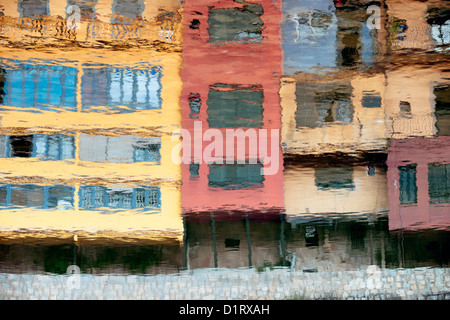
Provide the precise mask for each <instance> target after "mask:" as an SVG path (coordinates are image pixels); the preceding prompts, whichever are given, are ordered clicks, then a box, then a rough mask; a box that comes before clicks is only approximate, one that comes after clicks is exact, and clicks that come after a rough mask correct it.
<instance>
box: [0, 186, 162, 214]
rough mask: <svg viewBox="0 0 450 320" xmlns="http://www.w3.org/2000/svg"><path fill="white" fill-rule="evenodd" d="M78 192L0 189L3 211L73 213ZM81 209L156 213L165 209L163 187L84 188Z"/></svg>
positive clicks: (45, 188) (50, 188)
mask: <svg viewBox="0 0 450 320" xmlns="http://www.w3.org/2000/svg"><path fill="white" fill-rule="evenodd" d="M74 195H75V188H73V187H70V186H63V185H53V186H39V185H11V184H2V185H0V208H3V209H6V208H11V207H33V208H43V209H47V208H58V209H70V208H73V207H74V201H75V200H74ZM78 196H79V207H80V209H89V210H95V209H100V208H111V209H144V210H145V209H152V208H153V209H155V208H160V207H161V193H160V189H159V187H139V188H113V187H103V186H82V187H80V189H79V192H78Z"/></svg>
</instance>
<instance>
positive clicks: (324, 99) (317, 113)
mask: <svg viewBox="0 0 450 320" xmlns="http://www.w3.org/2000/svg"><path fill="white" fill-rule="evenodd" d="M352 90H353V89H352V87H351V85H350V83H345V82H342V83H341V82H336V83H300V82H298V83H297V85H296V91H295V96H296V101H297V110H296V113H295V120H296V124H297V127H309V128H316V127H320V126H323V125H324V124H325V123H327V122H335V121H339V122H347V123H351V122H352V121H353V113H354V107H353V104H352V102H351V96H352Z"/></svg>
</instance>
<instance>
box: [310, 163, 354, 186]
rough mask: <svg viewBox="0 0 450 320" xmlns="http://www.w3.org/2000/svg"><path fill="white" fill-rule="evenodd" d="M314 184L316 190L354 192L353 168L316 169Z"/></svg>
mask: <svg viewBox="0 0 450 320" xmlns="http://www.w3.org/2000/svg"><path fill="white" fill-rule="evenodd" d="M314 175H315V184H316V187H317V189H318V190H323V191H325V190H333V189H334V190H350V191H352V190H354V189H355V186H354V184H353V167H342V168H316V169H315V170H314Z"/></svg>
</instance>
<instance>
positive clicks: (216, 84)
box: [181, 0, 283, 213]
mask: <svg viewBox="0 0 450 320" xmlns="http://www.w3.org/2000/svg"><path fill="white" fill-rule="evenodd" d="M184 12H185V16H184V20H185V29H184V39H185V40H184V43H183V48H184V50H183V59H184V68H183V69H182V72H181V74H182V79H183V83H184V88H183V89H184V90H183V95H182V100H181V106H182V116H183V120H182V125H183V128H184V129H187V130H188V131H189V132H190V133H191V137H194V133H195V129H194V128H195V126H196V125H198V124H201V127H202V129H201V130H202V131H201V133H200V134H203V133H205V132H206V130H208V129H216V130H217V131H216V132H220V133H221V134H222V135H223V136H224V137H225V136H226V130H227V129H237V128H241V129H242V130H244V131H246V130H248V129H254V130H255V132H256V135H257V136H259V135H260V132H261V131H259V130H261V129H266V130H268V139H267V140H269V141H271V137H272V134H274V133H272V132H271V131H270V129H275V130H279V128H280V101H279V95H278V92H279V75H280V72H281V65H280V61H281V59H282V56H281V48H280V43H279V34H278V32H279V22H280V19H281V14H280V4H279V3H275V2H273V1H262V2H261V3H253V2H250V1H249V2H247V1H240V0H239V1H238V0H236V1H227V2H224V1H214V2H211V1H194V0H192V1H186V3H185V5H184ZM217 61H220V63H217ZM274 136H275V135H274ZM277 140H278V139H277ZM223 142H224V143H223V148H224V149H223V150H224V151H225V145H226V144H228V143H230V142H231V141H230V140H224V141H223ZM195 143H196V142H195V141H194V143H193V144H195ZM264 143H266V141H264ZM276 143H277V144H278V143H279V141H277V142H276ZM206 145H207V142H205V143H204V144H203V146H202V149H201V150H202V152H203V151H204V150H205V147H206ZM274 147H275V148H276V151H279V150H280V148H279V145H276V146H274ZM193 148H195V147H194V146H193ZM245 148H246V149H245V151H244V153H245V161H246V163H245V164H240V163H237V161H235V162H234V163H228V164H227V163H224V164H217V163H216V164H213V163H205V162H202V163H195V162H194V159H192V161H191V162H192V163H191V164H189V163H185V164H182V168H183V169H182V171H183V189H182V197H183V200H182V203H183V211H184V212H186V213H188V212H189V213H190V212H192V213H193V212H202V211H209V210H216V211H221V212H226V211H228V212H233V211H241V210H255V211H262V212H265V211H270V212H272V211H275V212H278V211H279V210H280V209H282V208H283V197H282V155H281V152H279V157H276V156H275V155H274V156H275V159H273V161H278V163H279V168H278V170H277V172H276V173H275V174H273V175H261V169H262V168H267V167H269V165H270V164H263V163H261V162H260V161H259V160H260V159H253V158H252V159H250V158H251V157H252V156H251V154H250V151H249V149H250V146H249V145H248V144H247V145H246V146H245ZM236 150H237V148H236V145H235V148H234V151H236ZM194 152H195V151H194ZM269 152H270V147H269ZM224 154H225V152H224ZM253 156H254V155H253ZM250 160H257V161H255V163H254V164H250V163H249V162H250Z"/></svg>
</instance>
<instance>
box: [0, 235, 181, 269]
mask: <svg viewBox="0 0 450 320" xmlns="http://www.w3.org/2000/svg"><path fill="white" fill-rule="evenodd" d="M78 234H79V238H78V239H77V240H76V241H74V239H73V234H71V233H65V232H59V233H58V234H57V236H54V237H52V236H51V235H50V236H48V237H43V234H42V233H32V234H27V236H26V237H23V236H22V235H20V233H16V234H2V235H0V243H1V245H2V248H4V250H3V251H2V255H1V256H0V262H1V263H0V270H1V272H5V273H13V274H17V273H33V274H42V273H45V274H67V267H68V266H70V265H77V266H78V267H79V268H80V272H82V273H83V274H95V275H101V274H116V275H118V274H127V275H128V274H161V273H173V272H177V271H178V270H180V269H181V266H182V259H181V251H182V249H181V243H180V242H179V241H178V240H177V239H173V238H169V237H167V238H164V237H162V238H160V239H157V238H156V239H154V238H152V237H151V235H148V234H134V235H128V236H124V237H123V238H121V237H117V234H114V233H113V234H97V235H96V236H90V235H89V234H85V233H81V232H79V233H78ZM37 244H38V245H37ZM18 256H20V257H21V259H20V261H17V257H18Z"/></svg>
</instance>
